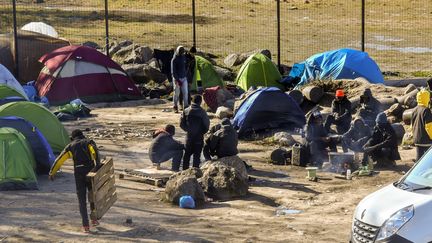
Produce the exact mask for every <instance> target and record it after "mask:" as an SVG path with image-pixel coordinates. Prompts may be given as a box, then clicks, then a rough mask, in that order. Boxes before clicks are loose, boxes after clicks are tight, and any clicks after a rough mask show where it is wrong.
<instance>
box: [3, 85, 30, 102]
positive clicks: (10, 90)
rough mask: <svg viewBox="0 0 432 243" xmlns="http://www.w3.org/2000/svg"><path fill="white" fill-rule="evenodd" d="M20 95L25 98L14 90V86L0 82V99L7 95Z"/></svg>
mask: <svg viewBox="0 0 432 243" xmlns="http://www.w3.org/2000/svg"><path fill="white" fill-rule="evenodd" d="M13 96H16V97H22V98H24V99H27V97H24V96H23V95H22V94H21V93H20V92H18V91H17V90H15V89H14V88H12V87H10V86H8V85H5V84H0V99H4V98H7V97H13Z"/></svg>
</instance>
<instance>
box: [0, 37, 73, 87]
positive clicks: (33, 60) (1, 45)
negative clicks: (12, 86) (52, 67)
mask: <svg viewBox="0 0 432 243" xmlns="http://www.w3.org/2000/svg"><path fill="white" fill-rule="evenodd" d="M68 45H70V43H69V42H68V41H66V40H62V39H56V38H53V37H51V36H47V35H42V34H39V33H35V32H31V31H25V30H18V50H19V52H18V57H17V58H16V59H17V60H18V65H19V79H18V81H20V82H21V83H27V82H28V81H31V80H36V79H37V77H38V75H39V72H40V70H41V69H42V67H43V65H42V64H41V63H39V58H40V57H41V56H42V55H45V54H46V53H50V52H52V51H53V50H55V49H57V48H60V47H63V46H68ZM14 50H15V49H14V38H13V34H12V33H10V34H0V63H1V64H3V65H4V66H5V67H6V68H7V69H9V70H10V71H11V72H13V71H14V70H15V68H16V67H15V51H14Z"/></svg>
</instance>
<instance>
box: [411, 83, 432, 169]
mask: <svg viewBox="0 0 432 243" xmlns="http://www.w3.org/2000/svg"><path fill="white" fill-rule="evenodd" d="M429 101H430V93H429V92H428V91H426V90H424V89H422V90H420V91H419V92H418V93H417V107H416V108H414V111H413V113H412V117H411V127H412V131H413V139H414V144H415V146H416V152H417V156H416V160H417V161H418V160H419V159H420V158H421V157H422V156H423V154H424V153H425V152H426V151H427V150H428V149H429V147H430V145H432V112H431V110H430V109H429Z"/></svg>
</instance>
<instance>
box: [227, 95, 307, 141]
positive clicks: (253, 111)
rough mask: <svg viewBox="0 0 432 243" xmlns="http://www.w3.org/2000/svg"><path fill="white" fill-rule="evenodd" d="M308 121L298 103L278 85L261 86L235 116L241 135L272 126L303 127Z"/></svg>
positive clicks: (234, 124) (235, 123) (234, 122)
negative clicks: (277, 86)
mask: <svg viewBox="0 0 432 243" xmlns="http://www.w3.org/2000/svg"><path fill="white" fill-rule="evenodd" d="M305 123H306V120H305V115H304V112H303V111H302V110H301V109H300V107H299V106H298V104H297V103H296V102H295V101H294V100H293V99H292V98H291V96H289V95H288V94H286V93H284V92H283V91H281V90H280V89H278V88H276V87H268V88H260V89H258V90H256V91H255V92H254V93H253V94H251V95H250V96H249V97H247V98H246V99H245V100H244V101H243V103H242V104H241V105H240V107H239V108H238V110H237V111H236V114H235V116H234V121H233V126H234V127H235V128H236V129H237V130H238V134H239V137H242V136H247V135H248V134H250V133H253V132H257V131H259V130H263V129H269V128H270V129H271V128H288V129H294V128H296V127H297V128H302V127H303V126H304V124H305Z"/></svg>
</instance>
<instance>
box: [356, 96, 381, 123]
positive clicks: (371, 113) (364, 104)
mask: <svg viewBox="0 0 432 243" xmlns="http://www.w3.org/2000/svg"><path fill="white" fill-rule="evenodd" d="M381 111H382V110H381V103H380V102H379V101H378V100H377V99H375V98H374V97H373V96H372V91H371V90H370V89H365V90H364V92H363V94H362V95H361V96H360V103H359V105H358V107H357V116H358V117H361V118H363V120H364V122H365V123H366V124H368V125H369V126H370V127H374V126H375V119H376V117H377V115H378V113H380V112H381Z"/></svg>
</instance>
